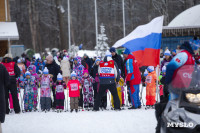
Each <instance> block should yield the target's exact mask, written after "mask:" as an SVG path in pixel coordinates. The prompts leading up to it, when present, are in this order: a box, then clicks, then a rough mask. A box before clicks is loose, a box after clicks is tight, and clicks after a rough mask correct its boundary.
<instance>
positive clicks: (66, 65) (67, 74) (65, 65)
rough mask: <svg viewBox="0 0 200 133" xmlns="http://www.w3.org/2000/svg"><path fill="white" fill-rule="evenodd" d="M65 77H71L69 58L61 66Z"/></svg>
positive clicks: (64, 59)
mask: <svg viewBox="0 0 200 133" xmlns="http://www.w3.org/2000/svg"><path fill="white" fill-rule="evenodd" d="M60 67H61V70H62V75H63V77H70V63H69V60H68V59H67V58H63V60H62V61H61V64H60Z"/></svg>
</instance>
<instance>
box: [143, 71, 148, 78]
mask: <svg viewBox="0 0 200 133" xmlns="http://www.w3.org/2000/svg"><path fill="white" fill-rule="evenodd" d="M147 75H148V71H147V69H145V71H144V76H145V77H146V76H147Z"/></svg>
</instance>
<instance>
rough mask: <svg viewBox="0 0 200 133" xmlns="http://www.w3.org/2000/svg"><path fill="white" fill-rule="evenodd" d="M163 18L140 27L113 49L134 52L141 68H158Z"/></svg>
mask: <svg viewBox="0 0 200 133" xmlns="http://www.w3.org/2000/svg"><path fill="white" fill-rule="evenodd" d="M163 19H164V17H163V16H160V17H157V18H154V19H153V20H152V21H151V22H149V23H148V24H145V25H140V26H138V27H137V28H136V29H135V30H134V31H132V32H131V33H130V34H129V35H127V36H126V37H124V38H122V39H121V40H119V41H117V42H116V43H115V44H114V45H113V47H115V48H117V47H120V46H122V47H125V48H127V49H129V50H130V52H132V54H133V55H134V56H135V58H136V59H137V61H138V65H139V67H141V66H157V65H159V63H160V46H161V38H162V27H163Z"/></svg>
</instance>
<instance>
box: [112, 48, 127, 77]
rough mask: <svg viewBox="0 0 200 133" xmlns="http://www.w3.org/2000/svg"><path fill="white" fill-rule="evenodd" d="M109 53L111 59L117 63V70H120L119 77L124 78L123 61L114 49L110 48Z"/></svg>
mask: <svg viewBox="0 0 200 133" xmlns="http://www.w3.org/2000/svg"><path fill="white" fill-rule="evenodd" d="M110 52H111V54H112V59H113V60H114V61H115V62H116V63H117V66H118V68H119V69H120V70H121V76H122V77H123V78H124V77H125V66H124V61H123V59H122V57H121V56H120V55H118V54H117V53H116V50H115V48H114V47H111V48H110Z"/></svg>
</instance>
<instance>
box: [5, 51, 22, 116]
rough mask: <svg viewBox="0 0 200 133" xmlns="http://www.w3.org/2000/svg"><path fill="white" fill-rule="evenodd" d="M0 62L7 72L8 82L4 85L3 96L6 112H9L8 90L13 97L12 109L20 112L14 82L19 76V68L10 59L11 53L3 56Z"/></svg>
mask: <svg viewBox="0 0 200 133" xmlns="http://www.w3.org/2000/svg"><path fill="white" fill-rule="evenodd" d="M2 64H3V65H4V66H5V67H6V69H7V71H8V73H9V75H10V76H9V78H10V80H8V81H9V84H8V85H7V86H6V87H5V98H6V114H9V112H10V109H9V103H8V98H9V91H10V92H11V95H12V99H13V105H14V111H15V113H20V106H19V100H18V96H17V84H16V78H18V77H19V76H20V73H21V72H20V69H19V67H18V66H17V64H16V63H15V62H13V61H12V55H11V54H6V55H5V56H4V58H3V61H2Z"/></svg>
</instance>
